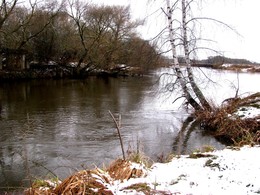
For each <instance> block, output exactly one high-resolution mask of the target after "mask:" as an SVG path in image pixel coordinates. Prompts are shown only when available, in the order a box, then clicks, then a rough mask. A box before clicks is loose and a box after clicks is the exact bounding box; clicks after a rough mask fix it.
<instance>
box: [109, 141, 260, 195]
mask: <svg viewBox="0 0 260 195" xmlns="http://www.w3.org/2000/svg"><path fill="white" fill-rule="evenodd" d="M207 154H209V155H206V156H205V157H202V158H197V159H192V158H189V156H187V155H183V156H180V157H176V158H174V159H173V160H172V161H171V162H169V163H165V164H161V163H156V164H154V165H153V166H152V167H151V169H150V170H149V171H148V173H147V176H146V177H144V178H131V179H129V180H128V181H124V182H123V183H121V182H119V181H114V182H113V184H112V185H111V186H110V187H109V188H110V189H111V190H112V192H114V194H143V193H141V192H137V191H135V190H123V188H125V187H127V186H130V185H132V184H136V183H147V185H149V186H150V187H151V188H152V189H155V190H162V191H165V192H167V194H193V195H204V194H212V195H219V194H236V195H245V194H248V195H251V194H252V195H253V194H259V193H260V158H258V154H260V146H254V147H250V146H244V147H242V148H240V149H239V150H234V149H224V150H220V151H214V152H209V153H207Z"/></svg>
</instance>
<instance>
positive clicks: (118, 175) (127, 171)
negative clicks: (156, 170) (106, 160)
mask: <svg viewBox="0 0 260 195" xmlns="http://www.w3.org/2000/svg"><path fill="white" fill-rule="evenodd" d="M107 171H108V173H109V175H110V176H111V177H112V178H113V179H115V180H121V181H123V180H128V179H130V178H136V177H143V176H144V175H145V172H144V169H137V168H135V167H133V166H132V163H131V162H130V161H126V160H122V159H118V160H116V161H114V162H112V164H111V165H110V166H109V167H108V169H107Z"/></svg>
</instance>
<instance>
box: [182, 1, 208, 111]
mask: <svg viewBox="0 0 260 195" xmlns="http://www.w3.org/2000/svg"><path fill="white" fill-rule="evenodd" d="M186 8H187V7H186V0H182V31H183V47H184V53H185V63H186V65H187V68H186V69H187V73H188V79H189V82H190V85H191V88H192V90H193V92H194V94H195V95H196V97H197V98H198V99H199V102H200V104H201V105H202V107H203V109H207V110H211V106H210V104H209V103H208V101H207V100H206V98H205V96H204V95H203V93H202V92H201V90H200V89H199V87H198V85H197V83H196V82H195V81H194V76H193V72H192V69H191V62H190V57H189V42H188V37H187V20H186V16H187V10H186Z"/></svg>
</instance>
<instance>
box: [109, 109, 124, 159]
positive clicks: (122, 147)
mask: <svg viewBox="0 0 260 195" xmlns="http://www.w3.org/2000/svg"><path fill="white" fill-rule="evenodd" d="M108 112H109V114H110V115H111V117H112V119H113V121H114V123H115V125H116V129H117V133H118V136H119V140H120V144H121V149H122V154H123V159H124V160H125V150H124V145H123V140H122V137H121V133H120V127H121V125H120V121H121V115H119V121H118V122H117V121H116V119H115V117H114V115H113V114H112V113H111V112H110V110H109V111H108Z"/></svg>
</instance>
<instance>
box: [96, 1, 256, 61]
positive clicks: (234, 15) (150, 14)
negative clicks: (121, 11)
mask: <svg viewBox="0 0 260 195" xmlns="http://www.w3.org/2000/svg"><path fill="white" fill-rule="evenodd" d="M92 2H94V3H99V4H109V5H129V4H130V6H131V12H132V17H133V18H140V19H142V18H146V19H147V21H146V24H145V26H144V27H143V28H142V29H141V28H140V29H139V32H140V33H141V34H142V37H143V38H145V39H150V38H152V37H153V36H155V35H156V34H157V33H158V32H159V31H160V30H161V29H162V28H163V26H164V24H165V23H164V21H162V20H163V19H162V18H163V14H162V12H161V11H160V8H161V7H163V8H165V4H166V3H165V1H163V0H156V1H154V0H150V3H147V0H92ZM201 2H203V3H202V5H201V6H200V8H201V9H200V10H194V11H195V12H198V13H200V14H201V15H203V16H207V17H211V18H215V19H218V20H221V21H223V22H225V23H227V24H228V25H230V26H232V27H233V28H235V29H236V30H237V31H238V33H239V34H240V35H241V36H239V35H237V34H236V33H234V32H231V31H229V30H227V29H224V28H221V27H217V26H214V25H213V26H212V25H210V26H207V25H206V26H205V27H203V28H202V31H203V32H202V33H203V34H205V36H207V37H206V38H210V39H214V41H216V43H214V44H212V45H210V47H213V48H214V49H217V50H219V51H222V52H223V54H224V55H225V56H226V57H235V58H246V59H248V60H251V61H257V62H260V48H259V47H260V23H259V20H260V0H201ZM206 55H210V54H208V53H206V54H204V55H202V54H201V55H200V56H199V57H200V58H204V57H205V56H206Z"/></svg>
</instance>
